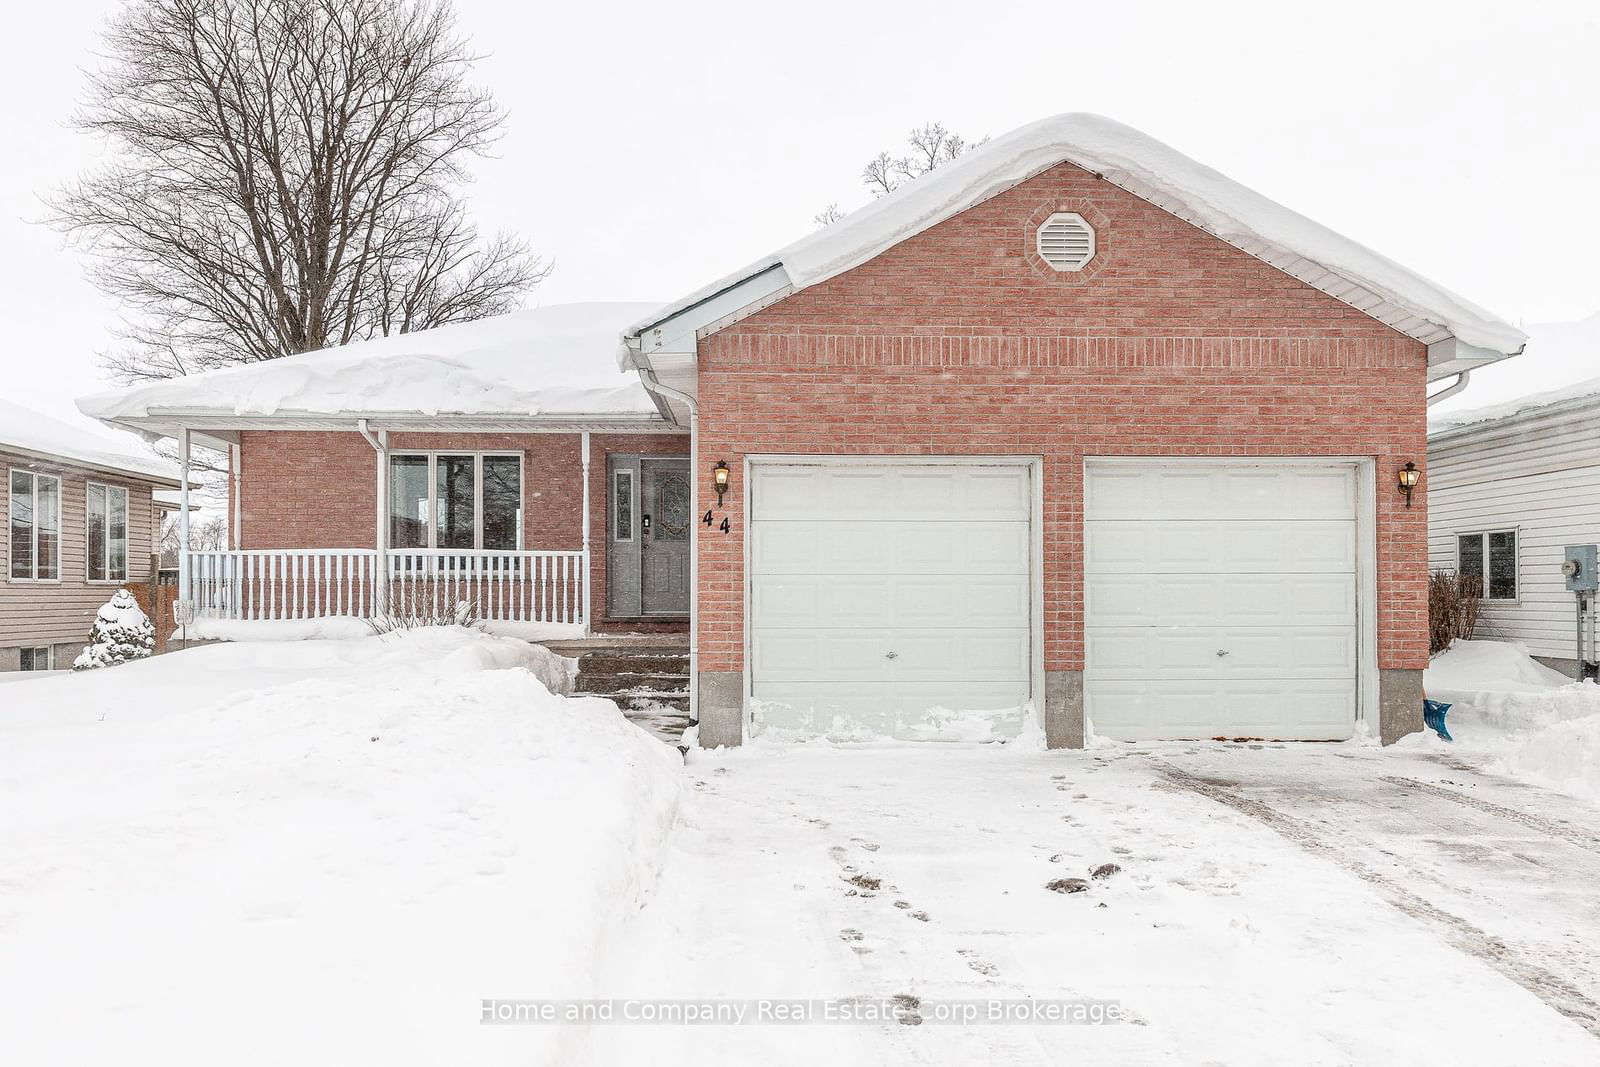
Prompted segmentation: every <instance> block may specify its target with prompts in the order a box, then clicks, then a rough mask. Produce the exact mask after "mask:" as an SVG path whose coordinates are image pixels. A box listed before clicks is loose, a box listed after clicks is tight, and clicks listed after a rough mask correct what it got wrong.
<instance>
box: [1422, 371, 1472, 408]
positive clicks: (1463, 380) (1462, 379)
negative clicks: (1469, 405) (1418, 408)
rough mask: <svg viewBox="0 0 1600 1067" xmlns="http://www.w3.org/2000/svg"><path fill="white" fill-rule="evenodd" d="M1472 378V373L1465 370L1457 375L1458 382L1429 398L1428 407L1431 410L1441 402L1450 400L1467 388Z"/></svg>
mask: <svg viewBox="0 0 1600 1067" xmlns="http://www.w3.org/2000/svg"><path fill="white" fill-rule="evenodd" d="M1471 378H1472V372H1471V371H1469V370H1464V371H1462V372H1461V373H1460V374H1457V375H1456V380H1455V381H1454V382H1451V383H1450V384H1449V385H1448V386H1446V387H1445V388H1443V389H1441V390H1439V391H1438V392H1437V393H1434V394H1432V395H1431V396H1429V397H1428V406H1429V407H1430V408H1431V407H1433V405H1435V404H1437V403H1438V402H1439V401H1441V400H1448V399H1449V398H1450V397H1453V396H1455V395H1456V394H1457V393H1459V392H1461V390H1463V389H1465V388H1466V387H1467V382H1468V380H1470V379H1471Z"/></svg>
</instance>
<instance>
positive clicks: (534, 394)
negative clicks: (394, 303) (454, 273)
mask: <svg viewBox="0 0 1600 1067" xmlns="http://www.w3.org/2000/svg"><path fill="white" fill-rule="evenodd" d="M653 306H654V305H652V304H635V303H589V304H561V305H556V306H553V307H547V308H537V309H533V310H529V311H514V312H512V313H510V314H507V315H497V316H495V317H493V318H487V319H480V320H478V321H476V322H465V323H458V324H455V325H451V326H440V327H437V328H435V329H432V330H421V331H418V332H416V333H408V334H399V335H396V336H393V337H382V338H377V339H375V340H371V341H361V342H357V343H355V344H350V345H345V346H343V347H341V348H332V349H324V350H322V351H319V352H307V353H304V354H302V355H297V356H287V357H284V358H283V359H275V360H271V361H269V362H265V363H255V364H251V365H249V366H245V367H233V368H228V369H226V370H218V371H210V372H207V373H204V374H192V375H189V376H188V377H185V378H175V379H172V380H170V381H164V382H155V383H152V384H149V385H141V386H137V387H134V388H131V389H121V390H117V391H115V392H108V393H98V394H96V395H94V396H88V397H84V398H82V399H81V400H79V401H78V407H79V409H80V410H81V411H83V412H84V414H86V415H91V416H93V417H95V418H98V419H105V420H115V419H118V418H145V417H148V416H149V415H150V414H151V413H152V412H153V411H157V410H159V409H170V408H184V409H190V410H196V411H201V410H203V411H211V412H219V413H227V414H234V415H255V416H270V415H275V414H278V413H279V412H308V413H315V414H340V413H373V414H390V415H397V414H398V415H430V416H431V415H441V414H451V415H567V414H592V415H642V416H649V415H655V414H657V409H656V405H655V402H654V401H653V400H651V398H650V395H649V394H648V393H647V392H646V391H645V388H644V386H643V385H641V384H640V383H639V377H638V375H637V374H634V373H632V372H631V371H630V372H623V371H621V370H619V369H618V367H617V366H616V361H615V353H616V348H617V343H618V337H619V336H620V335H621V331H622V327H623V326H624V325H626V324H627V323H628V322H630V321H632V320H633V319H635V318H638V317H639V316H640V315H643V314H644V313H646V312H647V311H648V310H649V309H650V308H651V307H653Z"/></svg>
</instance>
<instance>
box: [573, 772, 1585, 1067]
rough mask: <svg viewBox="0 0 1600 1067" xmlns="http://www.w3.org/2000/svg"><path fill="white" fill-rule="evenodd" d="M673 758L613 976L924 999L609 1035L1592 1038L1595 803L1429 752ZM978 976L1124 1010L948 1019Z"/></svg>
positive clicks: (998, 1040) (1206, 1056)
mask: <svg viewBox="0 0 1600 1067" xmlns="http://www.w3.org/2000/svg"><path fill="white" fill-rule="evenodd" d="M688 772H689V776H690V778H691V789H690V791H689V794H688V796H687V798H686V800H685V805H684V809H683V814H682V816H681V819H680V829H679V831H678V833H677V834H676V835H675V844H674V847H673V853H672V856H671V858H670V859H669V860H668V863H667V866H666V868H665V871H664V873H663V876H662V882H661V885H660V886H659V888H658V892H657V894H656V897H655V899H654V900H653V901H652V903H650V904H649V905H648V906H647V907H646V908H645V909H644V910H643V911H642V912H641V913H640V916H639V919H638V921H637V922H636V923H635V924H634V926H633V928H632V929H631V930H630V931H629V933H628V935H627V945H626V954H625V955H624V956H623V957H622V958H620V959H619V960H617V961H615V969H614V970H613V972H612V975H611V976H610V978H609V979H608V981H607V988H608V990H609V991H610V992H611V993H612V994H614V995H617V996H640V997H643V996H674V997H681V998H693V997H708V998H714V997H726V998H757V997H777V998H789V997H792V998H808V997H819V998H820V997H842V996H865V997H870V998H881V999H883V1000H889V999H891V998H894V997H897V996H898V997H902V998H904V999H903V1000H902V1001H901V1003H902V1004H906V1005H916V1006H917V1012H918V1015H920V1016H921V1017H922V1018H923V1020H924V1021H923V1024H922V1025H904V1024H888V1025H882V1026H866V1027H851V1026H839V1025H819V1026H804V1027H802V1026H786V1025H773V1026H761V1027H748V1026H747V1027H726V1026H699V1027H678V1028H669V1027H612V1028H609V1029H606V1030H604V1031H601V1032H599V1033H598V1034H597V1035H596V1039H597V1041H598V1042H599V1045H598V1054H597V1058H596V1060H595V1062H601V1063H623V1062H640V1063H642V1062H650V1063H682V1064H704V1063H761V1064H764V1065H769V1067H770V1065H777V1064H796V1065H799V1064H819V1063H825V1064H828V1065H830V1067H842V1065H845V1064H864V1065H874V1067H876V1065H883V1064H899V1063H916V1064H922V1063H941V1064H974V1063H984V1064H1002V1063H1003V1064H1036V1063H1038V1064H1044V1063H1106V1064H1112V1063H1116V1064H1121V1063H1139V1064H1223V1063H1226V1064H1263V1065H1269V1064H1270V1065H1279V1064H1296V1065H1305V1064H1382V1065H1387V1064H1401V1063H1405V1064H1452V1065H1460V1064H1485V1065H1487V1064H1496V1065H1501V1064H1510V1063H1530V1062H1538V1063H1541V1064H1593V1063H1596V1062H1600V1042H1597V1040H1596V1038H1595V1037H1594V1036H1591V1033H1590V1032H1588V1031H1586V1030H1585V1029H1584V1028H1583V1027H1582V1026H1580V1025H1579V1023H1577V1022H1575V1021H1573V1020H1572V1019H1570V1018H1568V1017H1566V1016H1564V1015H1563V1014H1561V1010H1571V1011H1574V1012H1583V1011H1591V1010H1592V1009H1593V1008H1594V1005H1595V1002H1596V1001H1600V973H1597V968H1600V964H1597V963H1596V961H1597V960H1600V901H1597V900H1596V896H1595V894H1594V892H1593V887H1594V886H1595V885H1596V884H1600V810H1596V809H1594V808H1589V807H1582V810H1578V811H1571V810H1568V809H1569V808H1570V807H1571V805H1570V804H1568V803H1566V802H1564V801H1563V799H1562V798H1561V797H1559V796H1556V795H1554V794H1548V793H1544V792H1543V791H1540V790H1536V789H1534V788H1532V787H1529V786H1524V785H1520V784H1516V783H1511V784H1508V783H1506V782H1504V781H1503V780H1499V779H1494V778H1489V777H1485V776H1481V775H1477V774H1475V773H1472V772H1470V771H1463V770H1461V769H1458V768H1455V767H1452V766H1450V765H1448V764H1445V763H1441V762H1439V761H1438V760H1437V759H1436V758H1435V757H1434V756H1433V755H1432V754H1431V753H1429V752H1409V751H1396V750H1394V749H1388V750H1384V749H1379V748H1376V747H1373V746H1366V745H1356V744H1347V745H1338V746H1333V745H1248V746H1247V745H1214V744H1203V745H1160V746H1139V747H1132V746H1121V745H1119V746H1115V747H1112V748H1098V749H1091V750H1089V751H1087V752H1078V753H1067V752H1048V753H1046V752H1020V751H1015V750H1010V751H1008V750H1005V749H1002V748H998V747H995V746H983V747H963V746H933V745H929V746H922V747H918V746H911V745H896V746H884V747H871V746H865V747H855V748H852V747H848V746H840V747H834V746H829V745H826V744H813V745H803V746H794V747H791V748H779V747H775V746H764V745H756V746H753V747H752V748H750V749H748V750H746V751H743V752H735V753H731V754H722V753H691V756H690V763H689V766H688ZM1407 783H1411V784H1407ZM1482 805H1489V806H1488V807H1483V806H1482ZM1496 806H1502V807H1503V808H1504V809H1505V810H1503V811H1497V810H1496ZM1505 811H1510V812H1512V813H1513V814H1512V815H1509V816H1508V815H1507V814H1505ZM1523 818H1526V820H1528V821H1521V820H1522V819H1523ZM1106 863H1111V864H1115V865H1117V866H1118V867H1120V868H1121V869H1120V870H1119V871H1117V872H1115V873H1112V874H1110V875H1109V877H1104V878H1098V879H1097V878H1094V877H1093V876H1092V875H1091V873H1090V872H1091V870H1092V869H1094V868H1097V867H1100V866H1101V865H1103V864H1106ZM1062 878H1080V879H1083V880H1085V881H1086V882H1087V883H1088V886H1087V889H1086V890H1085V891H1083V892H1078V893H1070V894H1062V893H1057V892H1052V891H1051V890H1049V889H1047V888H1046V886H1047V884H1048V883H1050V882H1053V881H1056V880H1057V879H1062ZM969 998H979V999H984V998H1000V999H1022V998H1033V999H1035V1000H1053V999H1057V998H1066V999H1073V998H1095V999H1104V1000H1114V1001H1118V1002H1120V1004H1121V1005H1122V1007H1123V1008H1124V1009H1125V1010H1126V1011H1127V1012H1128V1013H1129V1014H1130V1015H1131V1017H1132V1020H1133V1021H1132V1022H1128V1023H1121V1024H1117V1025H1106V1026H1084V1025H1012V1026H998V1025H978V1026H968V1027H957V1026H948V1025H938V1024H937V1023H936V1022H935V1021H934V1015H935V1013H936V1011H937V1010H938V1006H939V1004H940V1003H941V1002H948V1001H952V1000H963V999H969ZM1596 1024H1600V1016H1597V1017H1596V1023H1593V1024H1591V1025H1596Z"/></svg>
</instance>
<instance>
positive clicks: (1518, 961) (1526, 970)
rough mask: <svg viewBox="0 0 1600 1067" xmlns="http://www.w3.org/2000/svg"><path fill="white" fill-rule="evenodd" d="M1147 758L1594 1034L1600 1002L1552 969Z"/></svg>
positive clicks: (1244, 802)
mask: <svg viewBox="0 0 1600 1067" xmlns="http://www.w3.org/2000/svg"><path fill="white" fill-rule="evenodd" d="M1151 762H1152V763H1153V764H1154V765H1155V768H1156V770H1157V771H1159V772H1160V773H1161V775H1162V777H1164V778H1165V779H1166V780H1167V781H1168V782H1169V783H1171V784H1172V785H1174V786H1176V787H1179V788H1182V789H1187V790H1189V791H1190V792H1193V793H1198V794H1199V795H1201V796H1203V797H1205V798H1206V799H1208V800H1212V801H1215V802H1216V803H1218V804H1222V805H1223V806H1225V807H1229V808H1232V809H1233V810H1234V811H1237V812H1239V813H1240V814H1241V815H1247V816H1249V817H1250V818H1252V819H1255V820H1256V821H1257V822H1260V823H1262V824H1264V825H1265V826H1267V827H1268V828H1270V829H1272V830H1274V831H1276V832H1277V833H1278V834H1279V835H1280V836H1282V837H1284V838H1285V839H1287V840H1288V841H1290V842H1292V843H1294V844H1295V845H1298V846H1299V847H1300V848H1301V849H1303V850H1305V851H1306V852H1310V853H1312V854H1313V855H1316V856H1320V857H1322V858H1323V859H1326V860H1329V861H1330V862H1332V863H1334V864H1335V865H1337V866H1339V867H1342V868H1343V869H1345V870H1346V871H1349V872H1350V873H1351V874H1353V875H1355V876H1356V877H1357V878H1360V879H1361V880H1362V881H1363V882H1366V883H1367V884H1368V885H1370V886H1372V887H1373V889H1375V890H1376V891H1377V892H1378V895H1379V896H1381V897H1382V898H1383V899H1384V900H1385V901H1386V902H1387V903H1388V904H1389V905H1390V906H1391V907H1393V908H1395V909H1396V910H1398V911H1400V912H1403V913H1404V914H1406V915H1409V916H1411V917H1412V918H1414V919H1418V920H1420V921H1422V922H1427V923H1431V924H1432V925H1434V926H1436V927H1439V928H1440V929H1441V930H1442V932H1443V933H1444V935H1445V940H1447V941H1448V942H1449V943H1450V944H1451V945H1453V946H1454V947H1456V948H1457V949H1459V950H1460V951H1462V952H1465V953H1467V954H1468V955H1471V956H1475V957H1477V958H1478V959H1481V960H1483V961H1484V962H1486V963H1488V964H1489V965H1490V966H1491V967H1493V968H1494V969H1495V970H1497V971H1499V972H1500V973H1501V974H1503V975H1505V976H1506V977H1507V978H1509V979H1511V980H1512V981H1513V982H1515V983H1517V984H1518V985H1520V986H1521V987H1522V988H1524V989H1526V990H1527V991H1528V992H1530V993H1532V994H1533V995H1534V996H1536V997H1538V998H1539V999H1540V1000H1542V1001H1543V1002H1544V1003H1545V1004H1547V1005H1549V1006H1550V1008H1551V1009H1553V1010H1554V1011H1556V1012H1559V1013H1560V1014H1562V1015H1564V1016H1566V1017H1567V1018H1569V1019H1571V1020H1572V1021H1573V1022H1575V1023H1577V1024H1578V1025H1579V1026H1581V1027H1583V1028H1584V1029H1585V1030H1587V1031H1588V1032H1589V1034H1590V1035H1591V1036H1593V1037H1596V1038H1600V1004H1597V1003H1595V1001H1593V1000H1592V999H1590V998H1589V996H1588V995H1587V994H1585V993H1584V992H1583V991H1582V990H1581V989H1578V988H1577V987H1576V986H1574V985H1573V984H1572V983H1571V982H1569V981H1567V980H1566V979H1565V978H1563V977H1562V976H1561V975H1559V974H1557V973H1556V972H1554V971H1551V970H1548V969H1546V968H1545V967H1542V966H1540V965H1539V964H1538V963H1535V962H1533V961H1532V960H1528V959H1525V958H1524V957H1523V956H1522V955H1521V954H1519V953H1518V952H1517V951H1516V950H1515V949H1513V948H1511V946H1509V945H1507V944H1506V943H1505V942H1504V941H1502V940H1500V939H1499V938H1498V937H1495V936H1494V935H1492V934H1490V933H1487V932H1486V931H1484V930H1482V929H1479V928H1478V927H1477V926H1474V925H1473V924H1472V923H1470V922H1468V921H1467V920H1465V919H1463V918H1461V917H1460V916H1458V915H1453V914H1451V913H1450V912H1447V911H1445V910H1444V909H1443V908H1440V907H1438V906H1437V905H1435V904H1433V903H1431V902H1429V901H1427V900H1425V899H1423V898H1422V897H1420V896H1418V895H1417V894H1416V893H1414V892H1412V891H1411V890H1409V889H1407V888H1406V887H1405V886H1403V885H1401V884H1400V883H1399V882H1397V881H1395V880H1394V879H1392V878H1390V877H1388V876H1387V875H1384V874H1380V873H1379V872H1377V871H1375V870H1373V869H1372V868H1371V867H1369V866H1367V865H1366V864H1365V863H1362V862H1361V861H1360V860H1358V859H1356V858H1354V857H1353V856H1349V855H1347V854H1346V853H1345V852H1344V851H1342V850H1341V849H1339V848H1337V847H1335V846H1334V845H1332V844H1329V843H1328V841H1327V840H1325V839H1324V837H1323V836H1322V834H1320V833H1319V832H1318V831H1317V830H1315V829H1313V828H1312V827H1310V826H1308V825H1307V824H1305V823H1304V822H1301V821H1300V820H1299V819H1296V818H1294V817H1293V816H1291V815H1285V814H1284V813H1283V812H1281V811H1278V810H1277V809H1276V808H1273V807H1271V806H1270V805H1267V804H1264V803H1262V802H1261V801H1259V800H1254V799H1252V798H1250V797H1246V796H1242V795H1240V794H1239V793H1237V792H1234V790H1233V789H1232V788H1229V786H1227V785H1223V784H1220V783H1219V782H1217V781H1215V780H1212V779H1207V778H1202V777H1200V776H1198V775H1194V774H1190V773H1189V772H1188V771H1184V770H1181V769H1179V768H1178V767H1175V766H1173V765H1172V764H1170V763H1167V762H1166V761H1164V760H1162V759H1159V758H1156V757H1151Z"/></svg>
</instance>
